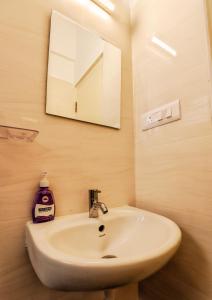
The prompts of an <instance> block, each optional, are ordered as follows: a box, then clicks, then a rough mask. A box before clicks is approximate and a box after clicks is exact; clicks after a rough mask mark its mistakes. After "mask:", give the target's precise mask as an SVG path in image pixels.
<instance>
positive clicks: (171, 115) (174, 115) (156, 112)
mask: <svg viewBox="0 0 212 300" xmlns="http://www.w3.org/2000/svg"><path fill="white" fill-rule="evenodd" d="M142 119H143V124H142V129H143V130H148V129H151V128H153V127H157V126H161V125H164V124H167V123H170V122H173V121H177V120H179V119H181V113H180V100H179V99H178V100H176V101H173V102H170V103H167V104H165V105H163V106H160V107H158V108H156V109H153V110H151V111H148V112H146V113H145V114H144V115H143V118H142Z"/></svg>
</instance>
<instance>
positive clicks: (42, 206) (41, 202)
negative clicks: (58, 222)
mask: <svg viewBox="0 0 212 300" xmlns="http://www.w3.org/2000/svg"><path fill="white" fill-rule="evenodd" d="M54 217H55V203H54V196H53V193H52V191H51V190H50V189H49V181H48V179H47V172H43V174H42V178H41V180H40V188H39V190H38V192H37V193H36V195H35V199H34V203H33V207H32V220H33V223H42V222H48V221H52V220H54Z"/></svg>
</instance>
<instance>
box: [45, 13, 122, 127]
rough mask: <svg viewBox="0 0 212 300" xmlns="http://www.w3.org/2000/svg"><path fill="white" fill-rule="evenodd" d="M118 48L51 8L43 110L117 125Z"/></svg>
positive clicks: (119, 78) (118, 117) (119, 61)
mask: <svg viewBox="0 0 212 300" xmlns="http://www.w3.org/2000/svg"><path fill="white" fill-rule="evenodd" d="M120 93H121V51H120V49H118V48H116V47H115V46H113V45H112V44H110V43H108V42H106V41H105V40H103V39H102V38H100V37H99V36H98V35H96V34H95V33H92V32H89V31H88V30H86V29H84V28H83V27H81V26H80V25H78V24H76V23H75V22H74V21H72V20H71V19H69V18H67V17H65V16H63V15H62V14H60V13H58V12H56V11H53V12H52V18H51V33H50V45H49V65H48V77H47V99H46V113H48V114H52V115H57V116H61V117H66V118H70V119H75V120H80V121H85V122H90V123H96V124H100V125H105V126H110V127H114V128H120Z"/></svg>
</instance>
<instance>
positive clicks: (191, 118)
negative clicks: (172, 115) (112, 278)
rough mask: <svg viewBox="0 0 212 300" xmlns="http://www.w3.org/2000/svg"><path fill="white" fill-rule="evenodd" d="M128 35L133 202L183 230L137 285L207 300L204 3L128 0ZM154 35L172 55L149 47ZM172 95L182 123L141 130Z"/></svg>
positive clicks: (145, 294) (174, 299)
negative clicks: (160, 263) (162, 262)
mask: <svg viewBox="0 0 212 300" xmlns="http://www.w3.org/2000/svg"><path fill="white" fill-rule="evenodd" d="M209 2H211V1H209ZM132 35H133V48H132V50H133V77H134V97H135V117H136V121H135V127H136V137H135V139H136V143H135V148H136V150H135V153H136V160H135V161H136V164H135V169H136V200H137V206H138V207H142V208H146V209H149V210H151V211H154V212H157V213H160V214H162V215H165V216H167V217H169V218H171V219H173V220H174V221H175V222H177V223H178V224H179V225H180V227H181V229H182V231H183V242H182V246H181V248H180V251H179V252H178V253H177V255H176V257H175V258H174V259H173V260H172V261H171V262H170V263H169V264H168V266H167V267H165V268H164V269H162V270H161V271H160V272H159V273H157V274H155V275H154V276H152V277H151V278H150V279H147V280H146V281H145V282H144V283H143V284H142V285H141V294H142V299H143V300H155V299H157V300H170V299H171V300H179V299H182V300H210V299H211V298H212V250H211V245H212V201H211V195H212V189H211V174H212V126H211V108H210V100H211V77H210V71H209V64H210V58H209V48H208V36H207V20H206V15H205V10H204V1H203V0H195V1H194V0H188V1H183V0H172V1H170V0H144V1H135V5H134V7H133V8H132ZM153 35H156V36H158V37H159V38H161V39H162V40H164V41H165V42H166V43H168V44H169V45H170V46H172V47H173V48H175V49H176V51H177V56H176V57H175V58H174V57H171V56H170V55H169V54H167V53H165V52H164V51H163V50H162V49H159V48H157V47H156V46H154V45H153V44H152V43H151V37H152V36H153ZM178 98H180V100H181V110H182V120H181V121H177V122H174V123H171V124H168V125H165V126H161V127H157V128H155V129H152V130H149V131H145V132H143V131H142V127H141V125H142V124H141V115H142V114H143V113H144V112H145V111H148V110H150V109H152V108H156V107H157V106H160V105H162V104H164V103H166V102H170V101H173V100H175V99H178Z"/></svg>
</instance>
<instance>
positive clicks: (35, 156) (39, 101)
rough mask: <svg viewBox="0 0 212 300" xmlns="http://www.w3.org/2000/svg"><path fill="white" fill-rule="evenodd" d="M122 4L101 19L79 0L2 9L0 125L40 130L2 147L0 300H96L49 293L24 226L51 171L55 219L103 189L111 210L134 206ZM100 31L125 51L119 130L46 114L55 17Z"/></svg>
mask: <svg viewBox="0 0 212 300" xmlns="http://www.w3.org/2000/svg"><path fill="white" fill-rule="evenodd" d="M121 2H122V1H117V10H116V13H115V15H114V17H111V18H109V19H108V20H103V19H101V18H100V17H98V16H97V15H94V14H93V13H92V12H89V11H88V9H87V8H86V7H84V6H82V5H80V4H79V1H77V0H45V1H43V0H31V1H28V0H14V1H1V3H0V45H1V47H0V48H1V50H0V119H1V121H0V124H4V125H12V126H19V127H27V128H34V129H38V130H39V131H40V134H39V136H38V137H37V139H36V140H35V142H34V143H32V144H26V143H19V142H11V141H4V140H0V174H1V176H0V195H1V196H0V241H1V247H0V265H1V268H0V273H1V274H0V298H1V299H4V300H19V299H26V300H35V299H45V300H48V299H49V300H50V299H54V300H57V299H58V300H59V299H73V300H74V299H75V300H78V299H95V300H98V299H99V300H100V299H102V297H103V294H102V292H96V293H62V292H55V291H51V290H49V289H47V288H44V287H43V286H42V285H41V283H40V282H39V280H38V279H37V277H36V275H35V274H34V272H33V270H32V267H31V264H30V262H29V259H28V257H27V254H26V251H25V249H24V224H25V222H26V221H27V220H28V219H30V217H31V216H30V210H31V205H32V201H33V197H34V194H35V192H36V189H37V184H38V181H39V176H40V173H41V171H42V170H47V171H48V172H49V179H50V181H51V187H52V189H53V191H54V194H55V198H56V206H57V210H56V211H57V215H66V214H69V213H76V212H82V211H87V210H88V192H87V191H88V189H89V188H94V187H98V188H99V189H101V190H102V194H101V199H102V201H105V202H106V204H107V205H108V207H109V208H110V207H113V206H119V205H124V204H128V203H129V204H130V203H131V204H133V203H134V199H135V198H134V175H133V122H132V85H131V55H130V30H129V15H128V12H127V10H126V5H122V3H121ZM52 9H55V10H58V11H60V12H61V13H63V14H65V15H67V16H69V17H71V18H73V19H74V20H76V21H77V22H79V23H80V24H82V25H83V26H86V27H88V28H90V29H91V30H94V31H97V32H99V33H100V34H101V35H102V36H103V37H104V38H105V39H107V40H108V41H110V42H111V43H113V44H115V45H116V46H117V47H119V48H121V50H122V58H123V59H122V111H121V126H122V127H121V130H114V129H110V128H106V127H100V126H96V125H91V124H86V123H81V122H77V121H73V120H66V119H63V118H59V117H53V116H48V115H45V93H46V73H47V59H48V37H49V25H50V16H51V10H52Z"/></svg>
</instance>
